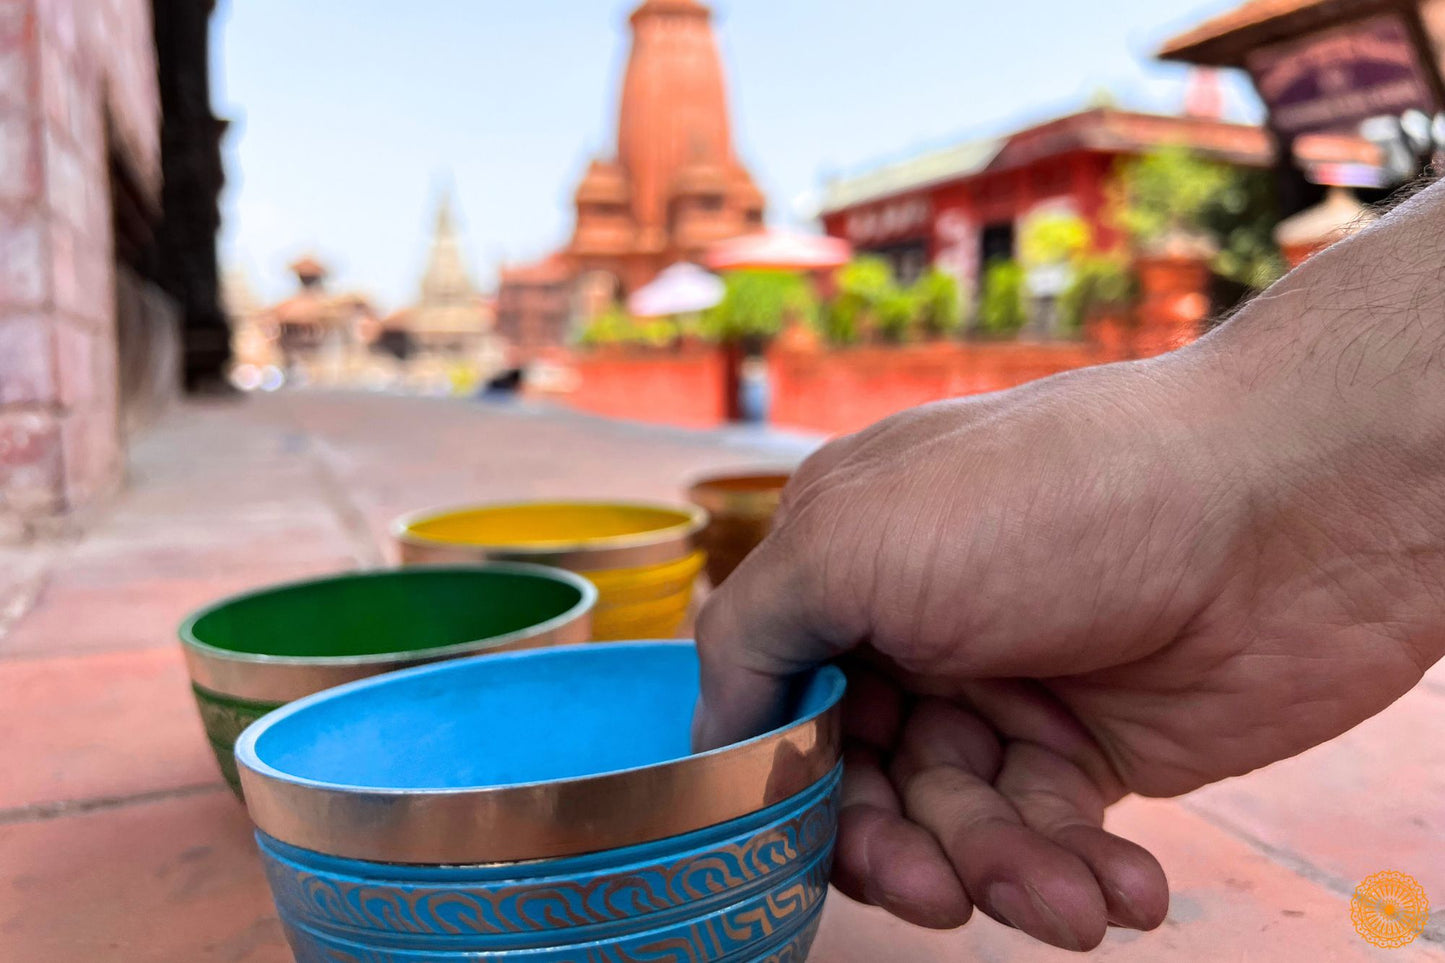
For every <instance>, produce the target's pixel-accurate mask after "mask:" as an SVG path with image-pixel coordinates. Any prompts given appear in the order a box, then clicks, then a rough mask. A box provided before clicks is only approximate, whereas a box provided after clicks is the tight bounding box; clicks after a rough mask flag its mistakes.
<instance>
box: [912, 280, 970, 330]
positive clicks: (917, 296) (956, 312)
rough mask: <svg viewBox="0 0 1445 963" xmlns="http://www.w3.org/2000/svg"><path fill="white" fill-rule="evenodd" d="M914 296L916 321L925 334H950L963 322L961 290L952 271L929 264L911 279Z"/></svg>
mask: <svg viewBox="0 0 1445 963" xmlns="http://www.w3.org/2000/svg"><path fill="white" fill-rule="evenodd" d="M913 297H914V300H915V302H916V307H915V310H916V313H917V318H918V324H919V326H920V327H922V328H923V330H924V331H925V332H927V333H928V334H930V335H932V336H934V337H941V336H943V335H946V334H951V333H952V332H954V331H957V330H958V328H959V325H961V324H962V323H963V291H962V290H961V288H960V286H959V283H958V279H957V278H955V277H954V276H953V275H951V274H948V273H946V272H944V271H940V270H938V268H929V269H928V270H927V271H924V272H923V274H922V275H920V276H919V278H918V280H917V281H915V282H914V284H913Z"/></svg>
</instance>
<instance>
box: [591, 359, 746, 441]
mask: <svg viewBox="0 0 1445 963" xmlns="http://www.w3.org/2000/svg"><path fill="white" fill-rule="evenodd" d="M570 367H571V368H572V369H573V371H574V372H575V373H576V376H577V377H576V384H575V387H574V389H573V390H572V391H570V392H569V393H568V394H567V396H566V398H565V399H564V400H565V401H566V403H567V404H569V405H571V406H572V407H574V408H577V409H580V410H582V411H587V412H591V413H592V414H595V415H605V416H607V417H609V418H626V419H628V420H631V421H646V422H652V423H654V424H664V425H678V426H681V427H684V428H714V427H716V426H718V425H720V424H723V423H724V422H726V421H727V394H726V385H727V377H726V375H727V366H726V361H725V358H724V355H723V352H722V351H721V350H720V349H717V348H710V347H709V348H695V349H687V350H683V351H676V352H674V351H661V350H659V351H645V350H632V349H627V350H624V349H613V350H608V349H603V350H600V351H596V352H588V353H584V354H578V355H577V356H576V357H574V358H573V359H572V360H571V363H570Z"/></svg>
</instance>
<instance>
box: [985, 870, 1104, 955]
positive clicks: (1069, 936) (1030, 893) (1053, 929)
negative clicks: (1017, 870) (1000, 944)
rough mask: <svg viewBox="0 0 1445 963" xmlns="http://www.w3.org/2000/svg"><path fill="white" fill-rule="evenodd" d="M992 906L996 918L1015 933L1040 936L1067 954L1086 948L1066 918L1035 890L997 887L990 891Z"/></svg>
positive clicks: (990, 904)
mask: <svg viewBox="0 0 1445 963" xmlns="http://www.w3.org/2000/svg"><path fill="white" fill-rule="evenodd" d="M988 905H989V908H990V909H992V910H993V912H994V915H995V916H998V917H999V918H1000V919H1002V920H1003V921H1004V922H1006V923H1008V925H1010V926H1012V927H1013V928H1014V929H1017V930H1023V931H1024V932H1025V933H1030V934H1032V935H1034V936H1038V937H1040V938H1042V939H1044V940H1046V941H1047V942H1049V943H1052V944H1054V945H1055V946H1060V947H1063V948H1064V949H1066V950H1082V949H1083V948H1084V946H1083V944H1082V943H1080V942H1079V938H1078V937H1077V936H1075V935H1074V931H1073V930H1071V929H1070V928H1069V926H1068V924H1067V923H1065V922H1064V919H1063V917H1062V916H1060V915H1059V914H1058V913H1057V912H1055V911H1054V908H1053V907H1052V906H1050V905H1049V904H1048V903H1047V902H1046V901H1045V900H1044V898H1043V897H1042V896H1041V895H1040V894H1039V891H1038V890H1036V889H1034V888H1033V887H1032V886H1019V885H1018V884H1017V883H995V884H993V885H992V886H990V887H989V889H988Z"/></svg>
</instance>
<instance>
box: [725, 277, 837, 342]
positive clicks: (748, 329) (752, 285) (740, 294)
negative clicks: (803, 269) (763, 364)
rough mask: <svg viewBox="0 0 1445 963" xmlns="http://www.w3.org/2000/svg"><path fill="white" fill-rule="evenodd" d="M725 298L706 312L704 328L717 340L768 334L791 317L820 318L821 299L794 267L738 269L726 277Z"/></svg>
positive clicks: (765, 335) (809, 321)
mask: <svg viewBox="0 0 1445 963" xmlns="http://www.w3.org/2000/svg"><path fill="white" fill-rule="evenodd" d="M725 284H726V286H727V289H726V292H725V293H724V294H723V299H722V301H721V302H720V303H719V304H718V306H717V307H715V308H713V309H712V310H711V311H708V312H707V313H706V314H705V315H704V316H703V321H702V324H701V325H700V331H701V332H702V334H703V335H704V336H705V337H707V338H709V339H712V340H715V341H735V340H743V339H752V338H767V337H772V336H773V335H776V334H777V333H779V332H780V331H782V330H783V327H784V326H785V324H786V323H787V321H788V320H790V319H796V320H799V321H802V322H804V323H806V324H814V323H816V321H817V314H818V299H817V296H816V295H815V294H814V293H813V286H812V284H811V283H809V281H808V279H807V278H806V277H804V276H802V275H801V274H798V273H796V272H793V271H735V272H733V273H731V274H728V275H727V277H726V278H725Z"/></svg>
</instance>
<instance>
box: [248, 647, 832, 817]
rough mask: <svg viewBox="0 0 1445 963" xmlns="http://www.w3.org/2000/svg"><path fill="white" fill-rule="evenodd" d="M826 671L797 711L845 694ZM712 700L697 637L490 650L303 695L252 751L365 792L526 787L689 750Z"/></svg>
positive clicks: (276, 765)
mask: <svg viewBox="0 0 1445 963" xmlns="http://www.w3.org/2000/svg"><path fill="white" fill-rule="evenodd" d="M843 684H844V683H843V677H842V673H841V672H839V671H838V670H837V669H832V668H829V669H824V670H822V671H820V672H817V673H815V674H814V675H813V676H812V677H811V678H810V679H808V680H807V681H806V682H805V683H804V684H803V685H802V686H801V687H800V690H799V693H798V698H797V699H796V700H795V708H794V713H793V721H801V720H803V719H806V718H808V717H810V716H813V715H816V714H818V713H820V712H822V711H824V710H825V709H827V708H828V707H829V706H830V705H832V704H833V703H834V702H836V701H837V700H838V699H839V698H840V697H841V695H842V690H843ZM697 698H698V660H697V652H696V650H695V649H694V647H693V646H692V645H689V644H677V643H621V644H613V645H597V644H593V645H584V646H575V647H567V648H556V649H542V650H535V651H529V652H518V653H509V654H498V655H486V656H480V657H477V658H470V659H463V660H459V661H455V662H447V663H442V664H440V665H434V666H426V667H423V668H419V669H410V670H407V671H404V672H398V673H393V674H392V675H389V676H382V677H380V678H376V679H368V680H366V681H363V682H358V683H353V684H351V685H348V686H343V687H341V688H340V689H334V690H331V691H330V692H327V693H322V694H320V695H317V696H312V697H310V698H308V699H304V700H302V701H300V702H297V703H293V704H292V705H291V706H289V707H288V708H286V709H283V710H281V711H280V712H278V713H274V714H273V715H272V716H269V717H267V718H266V719H263V720H262V721H261V722H260V723H257V724H256V727H254V731H253V732H251V733H248V734H247V736H249V737H250V738H247V737H243V738H242V740H241V744H240V746H239V747H238V755H239V756H240V757H241V758H242V760H243V761H245V762H248V763H251V764H253V767H255V766H254V764H255V763H259V764H260V767H259V768H262V769H266V768H269V769H270V770H272V771H273V775H276V776H279V777H281V778H283V779H288V780H291V781H300V782H310V783H323V784H329V785H334V786H343V787H349V788H357V789H391V790H422V791H425V790H440V789H475V788H485V787H502V786H515V785H522V784H528V783H538V782H550V781H554V780H560V779H571V778H578V777H584V776H594V775H600V774H604V773H611V772H617V771H621V770H627V769H635V768H639V767H643V766H651V765H657V764H660V763H665V762H672V761H675V760H678V759H682V758H684V757H686V756H688V755H690V754H691V749H690V745H689V740H690V731H691V724H692V713H693V708H694V706H695V705H696V703H697Z"/></svg>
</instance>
